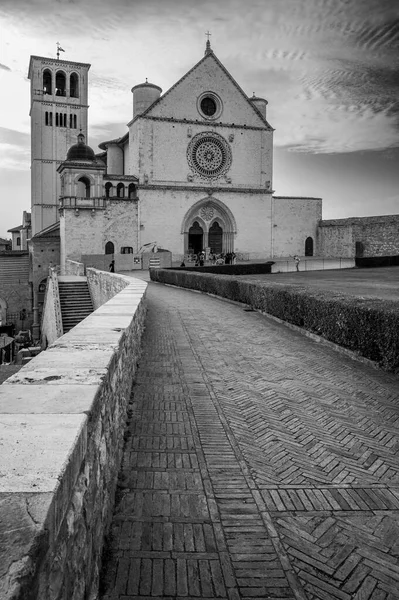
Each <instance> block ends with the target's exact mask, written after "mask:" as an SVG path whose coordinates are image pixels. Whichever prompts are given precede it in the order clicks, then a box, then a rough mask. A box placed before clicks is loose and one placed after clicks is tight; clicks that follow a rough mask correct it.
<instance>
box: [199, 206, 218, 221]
mask: <svg viewBox="0 0 399 600" xmlns="http://www.w3.org/2000/svg"><path fill="white" fill-rule="evenodd" d="M214 214H215V211H214V210H213V207H212V206H211V205H210V204H207V205H206V206H203V207H202V208H201V210H200V215H201V217H202V218H203V219H204V221H210V220H211V219H212V218H213V215H214Z"/></svg>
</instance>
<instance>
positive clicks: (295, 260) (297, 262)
mask: <svg viewBox="0 0 399 600" xmlns="http://www.w3.org/2000/svg"><path fill="white" fill-rule="evenodd" d="M294 262H295V266H296V270H297V271H299V263H300V262H301V259H300V258H299V256H298V254H295V256H294Z"/></svg>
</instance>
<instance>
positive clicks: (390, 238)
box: [319, 215, 399, 257]
mask: <svg viewBox="0 0 399 600" xmlns="http://www.w3.org/2000/svg"><path fill="white" fill-rule="evenodd" d="M319 240H320V247H321V249H322V253H323V254H324V256H355V253H356V242H358V243H360V244H361V247H362V256H365V257H368V256H396V255H399V215H382V216H378V217H352V218H350V219H333V220H328V221H322V222H321V223H320V229H319ZM358 252H359V249H358ZM359 255H360V254H359Z"/></svg>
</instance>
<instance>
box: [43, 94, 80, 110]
mask: <svg viewBox="0 0 399 600" xmlns="http://www.w3.org/2000/svg"><path fill="white" fill-rule="evenodd" d="M63 97H64V96H61V98H63ZM34 102H38V103H39V104H44V105H45V106H54V105H56V106H61V107H63V108H90V105H89V104H73V103H72V102H71V103H70V104H69V103H67V102H65V101H63V102H57V100H51V101H50V102H49V101H48V100H39V99H38V98H32V104H33V103H34Z"/></svg>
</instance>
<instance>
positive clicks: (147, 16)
mask: <svg viewBox="0 0 399 600" xmlns="http://www.w3.org/2000/svg"><path fill="white" fill-rule="evenodd" d="M207 31H210V32H211V37H210V40H211V46H212V49H213V51H214V53H215V54H216V56H217V57H218V58H219V60H220V61H221V62H222V63H223V64H224V65H225V67H226V68H227V69H228V70H229V72H230V73H231V75H232V76H233V77H234V78H235V80H236V81H237V82H238V84H239V85H240V86H241V87H242V88H243V90H244V91H245V92H246V93H247V95H248V96H252V94H253V93H254V92H255V94H256V95H257V96H261V97H264V98H266V99H267V100H268V102H269V104H268V107H267V118H268V121H269V123H270V124H271V125H272V127H273V128H275V132H274V177H273V188H274V190H275V194H276V195H278V196H312V197H321V198H323V218H324V219H333V218H344V217H351V216H370V215H383V214H393V213H398V212H399V104H398V98H399V3H398V2H397V0H246V1H245V2H243V1H242V0H217V1H215V0H212V1H210V0H203V1H201V0H112V2H110V1H109V0H1V2H0V237H6V238H8V237H10V234H7V230H8V229H9V228H11V227H15V226H18V225H20V224H21V222H22V211H23V210H30V119H29V104H30V98H29V91H30V86H29V80H28V79H27V74H28V65H29V58H30V55H37V56H51V57H55V55H56V42H59V43H60V44H61V46H62V47H63V49H64V50H65V53H62V54H61V58H62V59H66V60H71V61H78V62H84V63H91V65H92V66H91V69H90V72H89V104H90V109H89V144H90V145H91V146H92V147H93V149H94V150H95V151H97V150H98V148H97V146H98V144H99V143H100V142H101V141H103V140H107V139H113V138H115V137H118V136H120V135H123V134H125V133H126V132H127V127H126V124H127V123H128V122H129V121H130V119H131V117H132V94H131V91H130V90H131V88H132V86H133V85H136V84H138V83H141V82H143V81H145V78H148V81H150V82H152V83H155V84H157V85H159V86H160V87H162V89H163V91H164V92H165V91H167V90H168V89H169V88H170V87H171V86H172V85H173V84H174V83H175V82H176V81H177V80H178V79H180V77H182V76H183V75H184V74H185V73H186V72H187V71H188V70H189V69H190V68H191V67H192V66H193V65H194V64H196V63H197V62H198V61H199V60H200V59H201V58H202V56H203V54H204V49H205V43H206V36H205V33H206V32H207Z"/></svg>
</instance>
